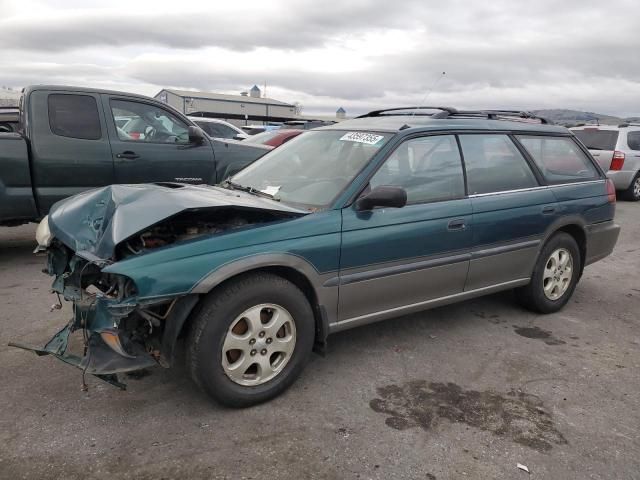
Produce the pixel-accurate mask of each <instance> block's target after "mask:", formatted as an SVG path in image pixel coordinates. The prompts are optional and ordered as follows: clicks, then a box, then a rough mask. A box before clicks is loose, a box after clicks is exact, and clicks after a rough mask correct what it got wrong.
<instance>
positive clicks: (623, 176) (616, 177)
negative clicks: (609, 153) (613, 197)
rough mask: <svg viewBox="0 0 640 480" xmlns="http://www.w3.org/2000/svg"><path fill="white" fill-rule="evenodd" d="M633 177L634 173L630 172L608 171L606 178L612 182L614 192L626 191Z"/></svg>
mask: <svg viewBox="0 0 640 480" xmlns="http://www.w3.org/2000/svg"><path fill="white" fill-rule="evenodd" d="M635 176H636V172H635V171H632V170H609V171H608V172H607V177H609V178H610V179H611V180H612V181H613V184H614V185H615V186H616V190H626V189H627V188H629V185H631V181H632V180H633V178H634V177H635Z"/></svg>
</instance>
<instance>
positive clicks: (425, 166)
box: [16, 107, 619, 407]
mask: <svg viewBox="0 0 640 480" xmlns="http://www.w3.org/2000/svg"><path fill="white" fill-rule="evenodd" d="M614 213H615V190H614V188H613V185H612V183H611V181H610V180H607V179H606V177H605V175H604V173H603V172H602V170H601V169H600V167H599V166H598V165H597V164H596V163H595V162H594V160H593V158H592V157H591V156H590V155H589V152H588V151H587V150H586V149H585V148H584V147H583V146H582V144H580V143H579V142H577V141H576V140H575V138H574V136H573V135H572V134H571V133H570V132H569V131H568V130H566V129H565V128H562V127H559V126H553V125H548V124H547V123H546V122H545V121H544V120H543V119H538V118H536V117H533V116H532V115H529V114H526V113H519V112H509V111H458V110H455V109H453V108H438V109H435V108H430V107H412V108H403V109H391V110H380V111H375V112H371V113H369V114H367V115H364V116H363V117H360V118H357V119H354V120H348V121H344V122H341V123H339V124H336V125H331V126H328V127H323V128H320V129H317V130H313V131H309V132H305V133H304V134H302V135H299V136H298V137H296V138H294V139H292V140H291V141H290V142H288V143H286V144H285V145H283V146H281V147H280V148H278V149H276V150H274V151H272V152H270V153H268V154H267V155H265V156H264V157H262V158H261V159H259V160H258V161H256V162H255V163H253V164H252V165H250V166H249V167H247V168H246V169H244V170H242V171H241V172H239V173H238V174H236V175H235V176H233V177H232V178H231V179H229V180H228V181H226V182H225V183H223V184H221V185H218V186H213V187H212V186H207V185H199V186H194V185H185V184H177V183H159V184H146V185H114V186H111V187H105V188H101V189H97V190H92V191H89V192H84V193H81V194H80V195H77V196H75V197H72V198H69V199H66V200H62V201H60V202H58V203H57V204H56V205H55V206H54V207H53V208H52V210H51V212H50V215H49V216H48V218H45V219H44V220H43V221H42V223H41V224H40V225H39V227H38V231H37V240H38V243H39V247H38V248H39V249H41V250H43V249H47V250H48V252H49V253H48V267H47V271H48V273H49V274H50V275H52V276H54V277H55V279H54V282H53V290H54V291H55V292H57V293H58V294H59V295H62V296H63V297H64V298H65V299H66V300H68V301H72V302H73V305H74V308H73V318H71V319H70V321H69V323H68V324H67V325H66V326H65V327H64V328H63V329H62V330H61V331H60V332H59V333H58V334H57V335H55V336H54V338H53V339H51V340H50V341H49V342H48V343H47V344H46V345H45V346H44V347H42V348H34V347H26V346H24V345H16V346H19V347H22V348H27V349H30V350H34V351H36V353H38V354H39V355H47V354H50V355H54V356H56V357H58V358H60V359H62V360H63V361H65V362H67V363H70V364H72V365H75V366H77V367H79V368H80V369H82V370H83V372H84V373H88V374H93V375H96V376H97V377H99V378H101V379H103V380H105V381H108V382H110V383H113V384H115V385H118V386H121V387H124V385H123V384H122V383H121V381H120V379H119V378H118V376H117V375H118V374H120V373H123V372H129V371H133V370H138V369H142V368H148V367H150V366H153V365H158V364H159V365H161V366H164V367H169V366H170V365H171V364H172V363H173V361H174V357H175V355H174V351H175V346H176V342H177V340H178V338H181V337H184V338H185V341H186V347H187V348H186V350H187V355H186V357H187V364H188V369H189V371H190V372H191V375H192V377H193V379H194V380H195V382H196V383H197V384H199V385H200V386H201V387H202V388H203V389H204V390H205V391H206V392H207V393H208V394H209V395H210V396H211V397H213V398H214V399H215V400H217V401H218V402H220V403H223V404H225V405H230V406H235V407H239V406H248V405H252V404H255V403H258V402H262V401H265V400H268V399H270V398H272V397H274V396H276V395H278V394H279V393H281V392H282V391H284V390H285V389H286V388H287V387H289V386H290V385H291V384H292V383H293V382H294V380H295V379H296V377H297V376H298V375H299V374H300V372H301V371H302V369H303V367H304V366H305V364H306V362H307V360H308V359H309V356H310V354H311V352H312V350H314V349H315V350H316V351H318V350H319V351H322V350H323V349H324V346H325V344H326V339H327V336H328V335H329V334H331V333H335V332H339V331H341V330H344V329H347V328H352V327H356V326H360V325H364V324H367V323H370V322H376V321H379V320H384V319H389V318H393V317H398V316H400V315H403V314H407V313H410V312H416V311H420V310H424V309H428V308H432V307H436V306H440V305H445V304H449V303H453V302H458V301H461V300H466V299H469V298H473V297H477V296H480V295H486V294H489V293H493V292H497V291H501V290H507V289H516V292H517V298H518V299H519V300H520V301H521V302H522V304H523V305H524V306H525V307H527V308H529V309H532V310H534V311H537V312H542V313H550V312H556V311H558V310H559V309H561V308H562V307H563V306H564V305H565V304H566V303H567V301H568V300H569V298H570V297H571V295H572V293H573V291H574V289H575V288H576V284H577V282H578V280H579V278H580V276H581V274H582V272H583V269H584V268H585V266H587V265H589V264H591V263H593V262H595V261H597V260H599V259H601V258H603V257H605V256H607V255H609V254H610V253H611V252H612V250H613V248H614V245H615V243H616V241H617V238H618V233H619V227H618V226H617V225H616V224H615V223H614V220H613V219H614ZM72 332H78V335H80V332H81V333H82V338H83V341H84V349H83V351H82V352H80V353H77V354H76V353H73V352H71V350H72V349H71V348H69V349H68V348H67V345H68V339H69V335H70V333H72Z"/></svg>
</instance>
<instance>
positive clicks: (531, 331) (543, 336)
mask: <svg viewBox="0 0 640 480" xmlns="http://www.w3.org/2000/svg"><path fill="white" fill-rule="evenodd" d="M513 328H515V331H516V333H517V334H518V335H521V336H523V337H526V338H536V339H539V340H543V341H544V343H546V344H547V345H564V344H565V343H567V342H565V341H564V340H560V339H559V338H556V337H554V336H553V334H552V333H551V332H550V331H548V330H542V329H541V328H539V327H519V326H517V325H514V326H513Z"/></svg>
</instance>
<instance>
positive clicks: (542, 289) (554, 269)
mask: <svg viewBox="0 0 640 480" xmlns="http://www.w3.org/2000/svg"><path fill="white" fill-rule="evenodd" d="M580 267H581V259H580V250H579V248H578V244H577V243H576V241H575V239H574V238H573V237H572V236H571V235H569V234H568V233H564V232H560V233H556V234H555V235H553V236H552V237H551V238H550V239H549V241H548V242H547V243H546V245H545V246H544V247H543V249H542V251H541V252H540V256H539V257H538V261H537V262H536V266H535V267H534V270H533V275H532V276H531V282H530V283H529V284H528V285H526V286H524V287H522V288H519V289H517V290H516V294H517V298H518V300H519V301H520V303H521V304H522V305H523V306H524V307H525V308H528V309H529V310H533V311H535V312H539V313H553V312H557V311H558V310H560V309H562V307H564V306H565V305H566V304H567V302H568V301H569V299H570V298H571V295H572V294H573V291H574V290H575V288H576V285H577V283H578V278H579V276H580Z"/></svg>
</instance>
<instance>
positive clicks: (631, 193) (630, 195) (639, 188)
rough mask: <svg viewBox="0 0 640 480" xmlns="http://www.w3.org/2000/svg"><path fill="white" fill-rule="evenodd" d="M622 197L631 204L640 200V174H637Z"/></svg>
mask: <svg viewBox="0 0 640 480" xmlns="http://www.w3.org/2000/svg"><path fill="white" fill-rule="evenodd" d="M620 196H621V197H622V198H624V199H625V200H629V201H631V202H637V201H639V200H640V172H638V173H636V176H635V177H634V178H633V180H632V182H631V185H629V188H627V189H626V190H623V191H622V193H621V195H620Z"/></svg>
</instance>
